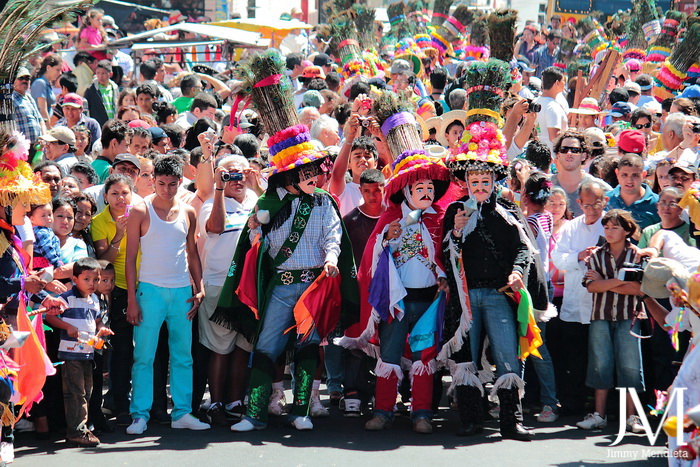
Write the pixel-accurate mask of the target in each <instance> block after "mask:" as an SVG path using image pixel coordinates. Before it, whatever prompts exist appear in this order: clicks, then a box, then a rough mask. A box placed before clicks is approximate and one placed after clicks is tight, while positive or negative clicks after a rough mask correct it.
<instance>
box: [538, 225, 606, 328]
mask: <svg viewBox="0 0 700 467" xmlns="http://www.w3.org/2000/svg"><path fill="white" fill-rule="evenodd" d="M584 219H585V216H584V215H581V216H579V217H577V218H576V219H574V220H572V221H571V222H568V223H567V224H566V225H565V226H564V227H563V228H562V230H561V238H560V239H559V241H558V242H557V245H556V247H555V248H554V250H553V251H552V258H551V259H552V261H553V262H554V266H556V267H557V269H559V270H560V271H562V272H565V273H566V274H565V275H564V300H563V303H562V305H561V308H560V309H559V318H560V319H561V320H562V321H566V322H570V323H583V324H589V323H590V322H591V313H592V311H593V295H592V294H591V293H590V292H589V291H588V290H587V289H586V288H585V287H584V286H583V285H582V281H583V276H584V275H585V274H586V271H587V270H588V266H587V265H586V263H584V262H583V261H579V260H578V254H579V253H580V252H581V251H583V250H585V249H586V248H588V247H591V246H596V245H597V244H598V240H599V239H600V237H602V236H603V235H604V234H605V231H604V229H603V224H602V223H601V222H600V219H598V220H597V221H596V222H595V223H594V224H591V225H588V224H586V222H585V221H584ZM601 219H602V217H601Z"/></svg>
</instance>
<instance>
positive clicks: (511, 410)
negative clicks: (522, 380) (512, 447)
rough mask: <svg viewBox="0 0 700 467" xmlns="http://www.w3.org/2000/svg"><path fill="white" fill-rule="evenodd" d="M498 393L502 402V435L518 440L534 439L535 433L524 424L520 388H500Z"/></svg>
mask: <svg viewBox="0 0 700 467" xmlns="http://www.w3.org/2000/svg"><path fill="white" fill-rule="evenodd" d="M496 393H497V394H498V400H499V402H500V404H501V410H500V416H499V422H500V426H501V437H502V438H503V439H515V440H518V441H530V440H532V436H533V433H532V432H531V431H528V430H526V429H525V427H523V425H522V421H523V415H522V409H521V407H520V397H519V396H518V388H517V387H515V388H510V389H498V390H497V392H496Z"/></svg>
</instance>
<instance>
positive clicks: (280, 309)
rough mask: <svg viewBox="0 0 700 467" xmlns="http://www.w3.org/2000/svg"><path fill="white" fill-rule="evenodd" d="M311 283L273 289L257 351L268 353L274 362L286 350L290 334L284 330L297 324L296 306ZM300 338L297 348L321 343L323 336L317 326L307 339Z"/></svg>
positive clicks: (298, 338) (280, 286) (257, 343)
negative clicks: (295, 319)
mask: <svg viewBox="0 0 700 467" xmlns="http://www.w3.org/2000/svg"><path fill="white" fill-rule="evenodd" d="M310 285H311V282H306V283H303V282H302V283H299V284H289V285H278V286H276V287H275V288H274V289H273V290H272V294H271V296H270V301H269V302H268V303H267V307H266V309H265V316H264V317H263V323H262V327H261V329H260V333H259V335H258V341H257V342H256V344H255V352H260V353H262V354H265V355H267V356H268V357H270V360H272V361H273V362H274V361H276V360H277V357H279V356H280V355H281V354H282V352H284V348H285V347H286V346H287V342H288V341H289V339H288V335H287V334H284V332H285V331H286V330H287V329H289V328H291V327H292V326H293V325H294V324H295V321H294V307H295V306H296V304H297V301H299V298H300V297H301V295H302V294H303V293H304V291H305V290H306V289H307V288H308V287H309V286H310ZM289 332H290V333H294V332H295V330H294V329H292V330H291V331H289ZM300 338H301V336H298V337H297V340H296V344H295V346H296V348H301V347H304V346H306V345H310V344H316V345H318V344H320V343H321V338H320V337H319V335H318V332H317V331H316V329H315V328H314V330H313V331H312V332H311V335H309V337H307V338H306V339H305V340H303V341H301V340H300Z"/></svg>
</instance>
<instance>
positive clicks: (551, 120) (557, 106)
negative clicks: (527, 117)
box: [535, 96, 569, 152]
mask: <svg viewBox="0 0 700 467" xmlns="http://www.w3.org/2000/svg"><path fill="white" fill-rule="evenodd" d="M557 97H558V96H557ZM562 100H563V99H559V98H557V99H552V98H551V97H545V96H540V97H538V98H537V100H536V101H535V102H536V103H538V104H540V105H541V106H542V110H541V111H540V112H539V113H538V114H537V126H538V127H539V136H540V140H541V141H542V142H543V143H545V144H546V145H547V147H549V150H550V151H552V152H554V141H552V140H550V139H549V131H547V130H549V129H550V128H556V129H558V130H561V131H564V130H566V129H567V128H569V121H568V117H567V113H568V110H569V109H568V106H567V105H566V102H562Z"/></svg>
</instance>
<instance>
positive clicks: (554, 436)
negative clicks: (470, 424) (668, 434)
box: [14, 391, 667, 467]
mask: <svg viewBox="0 0 700 467" xmlns="http://www.w3.org/2000/svg"><path fill="white" fill-rule="evenodd" d="M322 397H323V399H324V403H326V404H327V403H328V400H327V398H326V397H325V396H322ZM287 400H291V393H290V391H287ZM367 419H368V416H365V417H362V418H344V417H343V416H342V414H341V413H340V411H339V410H338V409H337V408H331V415H330V417H327V418H317V419H314V425H315V429H314V430H313V431H311V432H298V431H296V430H294V429H293V428H291V427H289V426H288V425H286V424H285V418H283V417H271V419H270V424H269V426H268V429H267V430H264V431H256V432H252V433H233V432H231V431H230V430H229V428H228V427H216V428H212V429H211V430H208V431H203V432H192V431H187V430H173V429H171V428H170V427H168V426H162V425H156V424H149V426H148V430H147V431H146V432H145V433H144V434H143V435H142V436H138V437H134V436H129V435H127V434H126V433H125V432H124V429H123V428H118V429H117V431H116V432H115V433H111V434H104V435H101V440H102V444H101V445H100V446H99V447H97V448H93V449H80V448H70V447H68V446H66V443H65V442H64V441H63V440H62V439H59V438H58V435H55V436H54V437H53V439H52V440H50V441H37V440H35V439H34V436H33V435H32V434H31V433H21V434H19V435H18V436H17V441H16V449H15V450H16V459H15V463H14V465H16V466H18V467H20V466H21V467H24V466H37V467H48V466H84V465H94V466H100V467H111V466H125V465H126V466H181V465H182V466H184V465H187V466H192V465H194V466H210V465H211V466H214V465H235V466H348V467H364V466H368V467H369V466H370V465H371V466H372V467H374V466H382V467H390V466H402V467H405V466H431V467H432V466H448V465H449V466H457V465H479V466H499V467H500V466H527V467H530V466H565V467H574V466H589V465H590V466H592V465H601V464H604V465H611V466H627V465H633V464H639V463H642V462H644V465H647V466H662V465H667V461H666V459H665V457H663V456H664V453H665V449H664V448H663V442H664V441H663V440H659V441H657V443H656V446H653V447H651V446H650V445H649V441H648V440H647V438H646V437H645V436H644V435H632V434H628V435H627V436H626V437H625V438H624V440H623V441H622V443H621V444H620V445H618V446H615V447H612V448H611V447H609V445H610V444H611V443H612V441H613V440H614V439H615V437H616V435H617V421H616V420H612V421H611V422H610V424H609V425H608V427H607V428H606V429H605V430H602V431H589V432H585V431H581V430H578V429H577V428H576V426H575V423H576V422H577V421H578V419H577V418H574V417H568V418H567V417H565V418H562V419H560V420H558V421H557V422H555V423H553V424H541V423H538V422H537V421H536V420H535V418H534V416H531V415H528V416H526V418H525V424H526V425H527V426H529V427H533V428H534V431H535V433H536V436H535V439H534V440H533V441H532V442H530V443H524V442H519V441H511V440H502V439H501V438H500V435H499V434H498V422H496V421H491V422H487V424H486V429H485V432H484V433H483V434H482V435H479V436H476V437H473V438H460V437H457V436H455V431H456V429H457V427H458V418H457V413H456V412H455V411H452V410H449V409H447V408H446V407H443V408H442V409H441V411H440V412H439V414H438V417H437V418H436V419H435V422H434V424H433V425H434V428H435V431H434V433H433V434H432V435H418V434H415V433H413V431H412V430H411V422H410V419H409V418H408V417H406V416H400V417H397V419H396V420H395V422H394V424H393V426H392V427H391V428H390V429H389V430H386V431H383V432H368V431H365V430H364V429H363V425H364V423H365V421H366V420H367ZM662 438H663V435H662Z"/></svg>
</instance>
